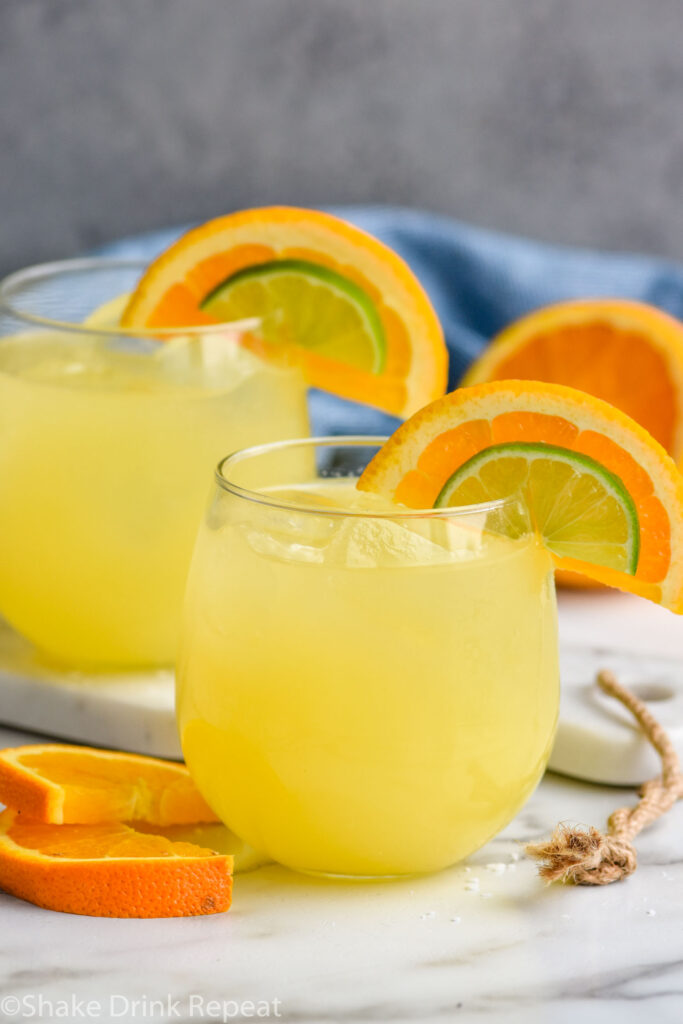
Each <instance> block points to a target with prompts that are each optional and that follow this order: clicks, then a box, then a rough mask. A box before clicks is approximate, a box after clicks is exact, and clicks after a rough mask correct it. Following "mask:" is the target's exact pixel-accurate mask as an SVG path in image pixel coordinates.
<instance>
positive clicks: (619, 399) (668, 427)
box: [462, 299, 683, 462]
mask: <svg viewBox="0 0 683 1024" xmlns="http://www.w3.org/2000/svg"><path fill="white" fill-rule="evenodd" d="M491 380H539V381H545V382H549V383H555V384H567V385H569V386H570V387H574V388H578V389H579V390H580V391H587V392H588V394H591V395H595V396H596V397H597V398H602V399H604V400H605V401H607V402H610V403H611V404H612V405H615V406H616V407H617V408H618V409H621V410H622V412H625V413H627V414H628V415H629V416H631V417H632V418H633V419H634V420H636V421H637V422H638V423H640V424H641V425H642V426H643V427H645V428H646V429H647V430H648V431H649V432H650V433H651V434H652V436H653V437H654V438H656V440H657V441H659V442H660V444H662V445H663V446H664V447H665V448H666V450H667V451H668V452H669V453H670V454H671V455H672V456H673V457H674V459H675V460H676V461H677V462H680V460H681V459H682V458H683V324H681V323H680V322H679V321H678V320H675V319H674V318H673V317H671V316H669V315H668V314H666V313H663V312H661V311H660V310H658V309H655V308H654V307H653V306H649V305H646V304H645V303H640V302H631V301H628V300H625V299H584V300H581V301H576V302H562V303H559V304H557V305H553V306H548V307H546V308H544V309H538V310H535V311H534V312H533V313H530V314H529V315H528V316H524V317H522V318H521V319H520V320H517V321H516V322H515V323H513V324H511V325H510V326H509V327H506V328H505V329H504V330H503V331H502V332H501V333H500V334H499V335H498V336H497V337H496V338H494V339H493V341H492V342H491V344H490V345H489V346H488V348H487V349H485V351H484V353H483V354H482V355H481V356H480V357H479V359H477V361H476V362H475V363H474V364H473V365H472V366H471V367H470V369H469V370H468V371H467V373H466V374H465V376H464V377H463V380H462V384H463V386H470V385H472V384H480V383H483V382H485V381H491Z"/></svg>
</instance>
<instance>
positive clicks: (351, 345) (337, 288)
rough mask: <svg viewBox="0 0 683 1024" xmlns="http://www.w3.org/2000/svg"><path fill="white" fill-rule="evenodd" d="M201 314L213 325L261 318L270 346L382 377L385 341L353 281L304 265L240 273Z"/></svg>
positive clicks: (284, 263)
mask: <svg viewBox="0 0 683 1024" xmlns="http://www.w3.org/2000/svg"><path fill="white" fill-rule="evenodd" d="M201 305H202V309H203V310H204V311H205V312H206V313H210V314H211V315H212V316H215V317H216V319H217V320H228V321H229V320H242V319H244V318H246V317H260V318H261V320H262V334H263V337H264V339H265V340H266V341H267V342H269V343H271V344H278V345H283V344H284V345H300V346H301V347H303V348H305V349H309V350H311V351H314V352H315V353H317V354H319V355H321V356H325V357H327V358H328V359H334V360H337V361H339V362H343V363H346V364H347V365H349V366H352V367H354V368H356V369H359V370H366V371H368V372H370V373H381V372H382V370H383V369H384V363H385V357H386V341H385V337H384V329H383V327H382V321H381V319H380V316H379V313H378V312H377V309H376V307H375V304H374V302H373V301H372V299H371V298H370V296H369V295H368V294H367V293H366V292H365V291H363V289H362V288H361V287H359V285H357V284H355V282H354V281H351V280H349V279H348V278H346V277H344V276H343V275H342V274H337V273H336V272H335V271H333V270H329V269H328V268H327V267H323V266H320V265H318V264H317V263H309V262H307V261H306V260H274V261H272V262H269V263H260V264H257V265H256V266H252V267H247V268H246V269H244V270H240V271H238V272H237V273H236V274H233V275H232V277H229V278H228V279H227V280H226V281H223V282H222V283H221V284H219V285H218V287H217V288H214V290H213V291H212V292H210V293H209V295H208V296H207V297H206V298H205V299H204V301H203V302H202V304H201Z"/></svg>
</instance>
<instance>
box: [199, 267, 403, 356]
mask: <svg viewBox="0 0 683 1024" xmlns="http://www.w3.org/2000/svg"><path fill="white" fill-rule="evenodd" d="M285 275H292V276H300V277H301V278H303V279H304V280H305V281H307V282H309V283H311V284H318V285H322V286H324V287H325V288H328V289H329V290H330V291H332V292H334V293H335V295H336V296H337V297H339V298H340V299H342V300H343V301H345V302H347V303H349V304H350V305H352V306H353V307H355V309H356V311H357V313H358V316H359V317H360V319H361V320H362V322H363V323H364V325H365V332H366V335H367V338H368V340H369V342H370V343H371V346H372V365H371V366H370V367H369V370H370V372H371V373H382V371H383V370H384V367H385V365H386V351H387V345H386V337H385V334H384V326H383V324H382V320H381V317H380V315H379V313H378V311H377V307H376V306H375V303H374V302H373V300H372V299H371V298H370V296H369V295H368V294H367V292H366V291H364V289H363V288H361V287H360V285H357V284H356V283H355V281H351V280H350V278H348V277H345V276H344V275H343V274H338V273H337V272H336V271H335V270H331V269H330V268H329V267H325V266H322V265H320V264H318V263H311V262H310V261H308V260H287V259H285V260H269V261H267V262H265V263H257V264H254V265H253V266H249V267H244V268H243V269H242V270H238V271H236V273H234V274H232V275H231V276H230V277H228V278H226V280H225V281H221V283H220V284H218V285H216V287H215V288H213V289H212V291H210V292H209V294H208V295H207V296H206V297H205V298H204V299H203V300H202V302H201V304H200V305H201V308H202V309H203V310H204V311H205V312H207V313H210V314H212V315H213V316H216V318H217V319H219V320H222V319H229V316H226V315H225V313H226V306H227V300H228V298H229V296H230V294H231V293H232V292H233V291H234V289H235V288H237V287H239V286H241V285H243V284H245V282H249V281H255V280H258V281H262V282H264V283H265V282H267V281H268V280H269V279H273V278H274V277H276V276H285ZM253 315H258V311H254V314H253ZM317 347H318V346H317V345H316V348H317ZM320 347H321V348H324V339H321V345H320Z"/></svg>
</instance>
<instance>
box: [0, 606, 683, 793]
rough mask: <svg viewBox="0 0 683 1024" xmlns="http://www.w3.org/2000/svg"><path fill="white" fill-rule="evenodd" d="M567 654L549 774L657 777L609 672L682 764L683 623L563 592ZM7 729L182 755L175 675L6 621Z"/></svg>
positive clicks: (2, 633)
mask: <svg viewBox="0 0 683 1024" xmlns="http://www.w3.org/2000/svg"><path fill="white" fill-rule="evenodd" d="M560 648H561V673H562V701H561V709H560V722H559V726H558V733H557V740H556V743H555V747H554V750H553V753H552V756H551V759H550V767H551V768H553V769H554V770H555V771H558V772H562V773H563V774H566V775H573V776H575V777H577V778H582V779H587V780H589V781H593V782H603V783H612V784H615V785H617V784H623V785H635V784H637V783H640V782H642V781H644V780H645V779H647V778H650V777H651V776H654V775H656V774H657V773H658V771H659V761H658V758H657V756H656V754H655V753H654V751H653V750H652V749H651V747H650V746H649V744H648V743H647V742H646V741H645V740H644V739H643V737H642V735H641V734H640V732H639V730H638V728H637V727H636V726H635V725H634V723H633V719H632V717H631V716H630V715H629V713H628V712H627V711H625V710H624V709H623V708H622V707H621V706H620V705H619V704H618V703H617V702H616V701H614V700H612V699H611V698H609V697H606V696H604V695H603V694H602V693H601V692H599V691H598V690H597V688H596V686H595V682H594V680H595V675H596V673H597V672H598V671H599V669H601V668H610V669H612V670H613V671H614V672H616V674H617V676H618V677H619V678H620V680H621V681H622V682H623V683H625V684H626V685H627V686H629V687H631V688H634V689H635V690H636V692H638V693H639V695H640V696H642V697H643V698H645V699H647V698H649V699H648V700H647V702H648V705H649V707H650V708H651V710H652V711H653V713H654V714H655V715H656V716H657V717H658V718H659V720H660V721H661V722H662V723H663V724H664V726H665V727H666V728H667V730H668V731H669V733H670V735H671V737H672V739H673V741H674V743H675V745H676V747H677V750H678V752H679V755H680V756H681V759H682V760H683V617H680V618H679V617H678V616H674V615H672V614H671V613H669V612H666V611H664V610H663V609H661V608H658V607H656V606H654V605H651V604H649V603H648V602H646V601H642V600H639V599H638V598H633V597H628V596H626V595H623V594H616V593H613V592H606V591H597V592H584V591H574V592H569V591H565V592H563V593H562V594H561V595H560ZM653 697H654V698H657V699H655V700H652V698H653ZM0 722H2V723H3V724H6V725H13V726H16V727H19V728H23V729H27V730H30V731H32V732H38V733H43V734H45V735H46V736H52V737H58V738H61V739H68V740H75V741H77V742H80V743H91V744H94V745H96V746H106V747H113V748H117V749H123V750H135V751H138V752H139V753H143V754H154V755H156V756H158V757H169V758H179V757H180V756H181V754H180V745H179V742H178V737H177V733H176V727H175V720H174V714H173V675H172V673H171V672H154V673H148V674H142V673H136V674H130V675H123V674H122V675H117V676H108V675H100V676H97V675H84V674H82V673H77V672H60V671H58V670H56V669H55V668H53V667H50V666H48V665H46V664H44V663H41V661H40V660H39V659H38V657H37V656H36V655H35V653H34V652H33V651H32V649H31V647H30V646H29V645H28V644H27V643H26V642H25V641H23V640H21V639H20V638H19V637H18V636H16V634H14V633H13V632H12V631H11V630H10V629H9V628H8V627H7V626H4V625H2V624H0Z"/></svg>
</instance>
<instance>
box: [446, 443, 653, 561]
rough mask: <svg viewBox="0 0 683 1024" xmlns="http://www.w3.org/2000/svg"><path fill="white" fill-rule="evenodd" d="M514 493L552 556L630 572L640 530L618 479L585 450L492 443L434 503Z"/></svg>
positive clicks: (465, 465)
mask: <svg viewBox="0 0 683 1024" xmlns="http://www.w3.org/2000/svg"><path fill="white" fill-rule="evenodd" d="M514 494H521V495H522V496H523V497H524V499H525V501H526V504H527V507H528V510H529V515H530V517H531V520H532V523H533V527H534V528H535V530H536V531H537V532H538V533H539V534H540V535H541V537H542V538H543V540H544V542H545V544H546V546H547V547H548V548H549V549H550V551H552V552H553V553H554V554H555V555H557V556H558V557H560V558H574V559H580V560H581V561H585V562H590V563H592V564H593V565H603V566H606V567H607V568H609V569H617V570H619V571H621V572H626V573H629V574H630V575H632V576H633V575H635V573H636V570H637V568H638V554H639V549H640V528H639V523H638V513H637V511H636V506H635V503H634V501H633V499H632V497H631V495H630V494H629V493H628V491H627V490H626V488H625V487H624V485H623V484H622V482H621V480H620V479H619V478H618V477H617V476H615V475H614V474H613V473H610V472H609V470H607V469H605V467H604V466H601V465H600V463H598V462H596V461H595V460H594V459H591V458H590V457H589V456H587V455H581V454H579V453H577V452H574V451H570V450H569V449H567V448H559V447H556V446H554V445H549V444H541V443H533V444H532V443H526V444H525V443H524V442H515V443H506V444H498V445H492V446H491V447H490V448H485V449H484V450H483V451H480V452H478V453H477V454H476V455H474V456H473V457H472V458H471V459H469V460H468V461H467V462H465V463H463V465H462V466H460V467H459V468H458V469H457V470H456V471H455V473H453V475H452V476H451V477H450V479H449V480H447V481H446V483H445V485H444V487H443V488H442V490H441V493H440V494H439V496H438V498H437V499H436V503H435V505H436V507H440V508H444V507H452V506H456V505H472V504H477V503H479V502H484V501H491V500H495V499H497V498H506V497H509V496H511V495H514Z"/></svg>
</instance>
